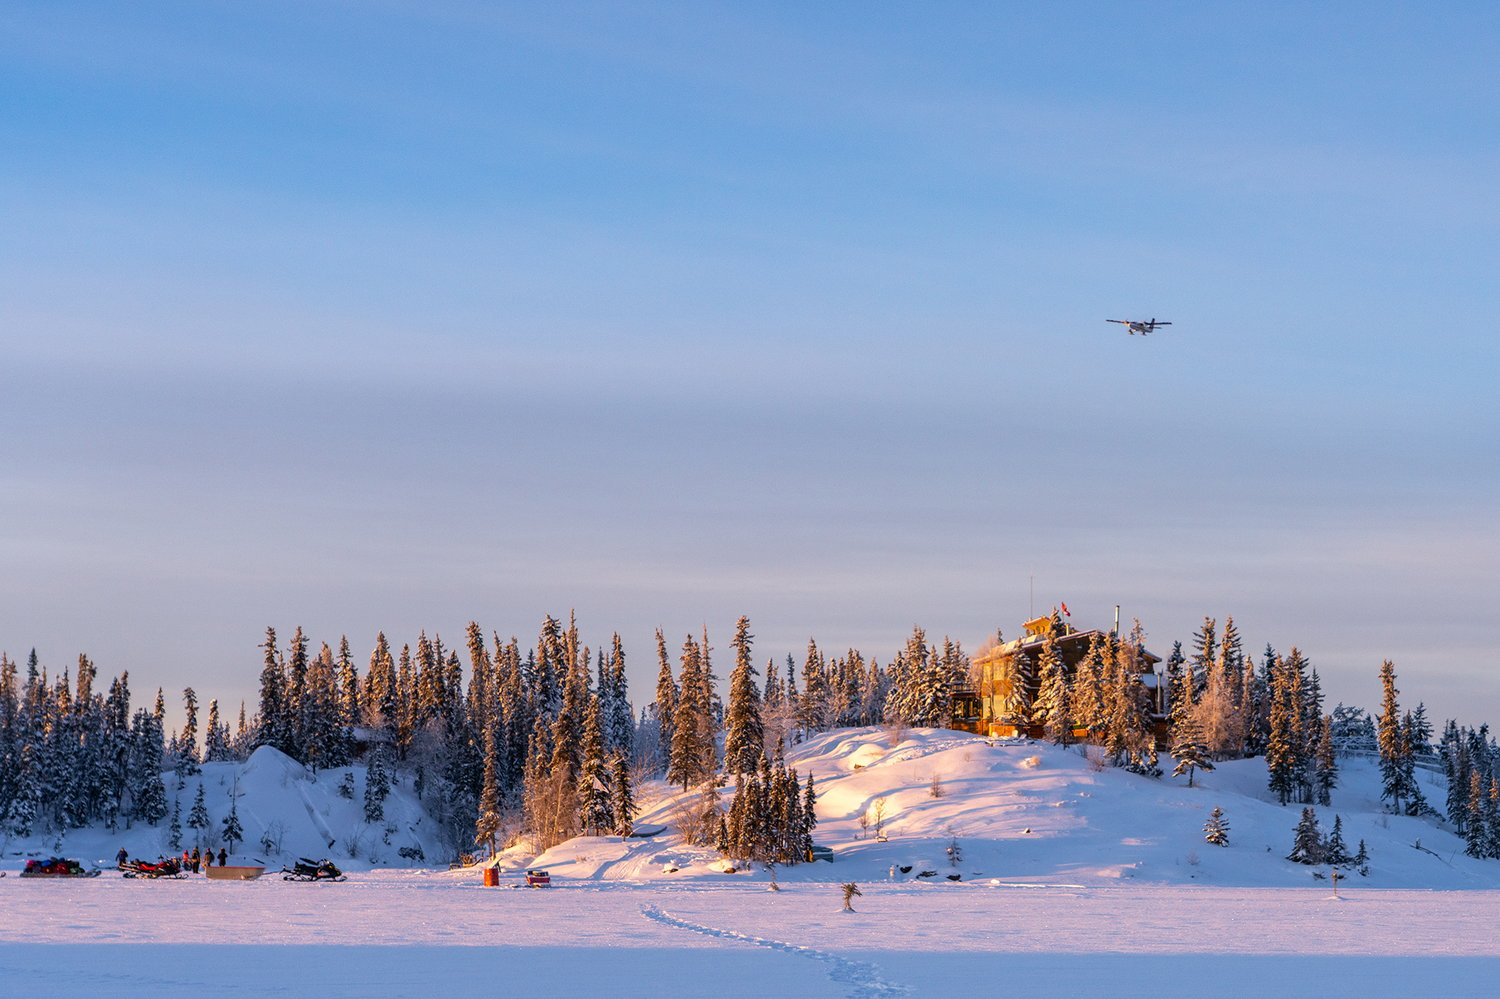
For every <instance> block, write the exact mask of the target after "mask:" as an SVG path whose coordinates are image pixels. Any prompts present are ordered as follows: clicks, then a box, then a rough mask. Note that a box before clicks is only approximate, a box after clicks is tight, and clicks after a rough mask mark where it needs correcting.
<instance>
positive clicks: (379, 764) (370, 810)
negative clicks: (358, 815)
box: [365, 744, 391, 824]
mask: <svg viewBox="0 0 1500 999" xmlns="http://www.w3.org/2000/svg"><path fill="white" fill-rule="evenodd" d="M385 755H386V750H385V745H384V744H381V745H379V746H377V747H376V749H375V752H374V753H373V754H372V755H371V757H370V765H369V766H368V767H367V768H366V769H365V821H366V822H369V823H372V824H373V823H376V822H381V821H383V820H384V819H385V799H386V798H387V797H389V795H390V793H391V775H390V771H389V770H388V769H387V767H386V762H385Z"/></svg>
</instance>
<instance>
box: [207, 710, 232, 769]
mask: <svg viewBox="0 0 1500 999" xmlns="http://www.w3.org/2000/svg"><path fill="white" fill-rule="evenodd" d="M232 759H234V754H233V753H232V752H230V749H229V726H228V725H225V724H224V722H223V721H222V719H220V717H219V702H218V699H217V698H214V699H211V700H209V702H208V727H207V728H206V729H204V730H203V762H204V763H225V762H227V761H229V760H232Z"/></svg>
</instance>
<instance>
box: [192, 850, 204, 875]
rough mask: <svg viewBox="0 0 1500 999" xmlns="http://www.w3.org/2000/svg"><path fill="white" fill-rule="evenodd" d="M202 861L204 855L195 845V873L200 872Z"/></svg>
mask: <svg viewBox="0 0 1500 999" xmlns="http://www.w3.org/2000/svg"><path fill="white" fill-rule="evenodd" d="M202 863H203V855H202V854H201V853H199V852H198V848H197V847H196V846H195V847H193V873H194V874H197V873H198V867H199V865H200V864H202Z"/></svg>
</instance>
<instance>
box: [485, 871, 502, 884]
mask: <svg viewBox="0 0 1500 999" xmlns="http://www.w3.org/2000/svg"><path fill="white" fill-rule="evenodd" d="M484 886H485V887H486V888H499V887H500V869H499V868H498V867H486V868H485V869H484Z"/></svg>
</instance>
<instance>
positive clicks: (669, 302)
mask: <svg viewBox="0 0 1500 999" xmlns="http://www.w3.org/2000/svg"><path fill="white" fill-rule="evenodd" d="M1497 66H1500V11H1497V10H1496V9H1495V8H1493V7H1492V6H1491V5H1487V4H1437V5H1431V6H1425V7H1422V8H1421V9H1418V8H1415V7H1412V6H1410V5H1396V4H1343V3H1339V4H1325V5H1317V6H1309V7H1307V8H1306V9H1304V8H1302V7H1298V6H1293V5H1269V4H1268V5H1256V6H1254V7H1253V8H1246V7H1243V6H1242V7H1235V8H1231V7H1229V6H1225V5H1203V4H1189V3H1182V4H1165V3H1163V4H1155V3H1143V4H1130V5H1120V4H1063V5H1050V6H1048V7H1047V8H1046V9H1042V8H1041V7H1038V8H1036V9H1024V8H1021V7H1020V5H978V4H922V5H890V4H875V5H870V4H819V5H798V4H759V5H727V4H725V5H711V4H674V5H652V6H648V5H618V6H612V5H578V4H568V5H551V6H548V7H547V8H546V9H545V10H538V9H531V8H528V7H521V6H503V5H488V4H477V3H476V4H458V3H455V4H442V3H436V4H432V3H428V4H400V3H386V4H376V3H369V4H305V3H260V4H254V5H244V4H215V3H180V4H168V3H145V4H138V5H130V6H128V7H125V6H119V5H107V4H96V5H88V4H66V3H61V4H59V3H46V4H41V3H36V4H33V3H25V2H22V3H16V4H11V5H9V6H7V8H6V9H5V11H4V12H0V134H3V135H4V136H5V141H4V142H3V143H0V218H3V220H4V225H0V342H3V344H4V348H5V349H4V359H5V360H4V382H3V392H0V428H3V429H0V448H3V459H4V460H3V462H0V518H3V523H4V524H5V525H6V528H5V530H4V531H0V565H3V566H4V567H5V572H4V573H0V647H3V648H5V649H7V650H8V651H9V652H10V654H11V655H12V656H15V657H19V656H24V655H25V653H26V652H27V651H28V650H29V649H30V648H31V647H33V646H35V647H36V648H37V649H38V651H39V653H41V655H42V657H43V660H44V661H46V662H47V663H49V664H50V665H52V666H53V667H54V668H59V667H62V666H64V665H66V664H67V663H69V662H70V661H71V660H73V659H74V658H75V657H76V655H77V653H78V652H79V651H87V652H89V653H90V654H91V655H92V656H93V657H94V658H95V659H96V660H97V661H98V663H99V665H100V667H101V669H102V670H104V671H105V672H106V673H114V672H117V671H119V670H121V669H129V670H130V671H131V673H132V676H133V677H134V678H135V682H136V684H137V685H138V687H147V686H151V687H154V686H155V685H157V684H160V685H163V686H165V687H167V688H168V690H174V689H180V688H181V687H182V686H184V685H187V684H189V683H191V684H192V685H194V686H195V687H196V688H197V689H198V691H199V692H200V695H202V696H205V697H208V696H218V697H220V698H221V699H223V700H225V701H230V702H234V701H238V700H239V699H240V698H241V697H246V698H249V697H252V696H253V692H254V673H255V670H256V667H257V664H258V661H259V657H258V654H257V652H256V650H255V644H256V643H257V642H259V641H260V640H261V636H262V633H263V630H264V628H265V627H266V625H268V624H270V625H274V626H276V627H277V628H278V630H281V631H285V632H289V631H290V630H291V628H292V627H293V626H294V625H296V624H298V623H300V624H301V625H302V626H303V627H304V628H305V629H306V630H307V632H308V633H309V634H310V635H311V636H313V637H314V639H315V640H316V639H322V640H327V641H329V642H330V643H336V641H337V638H338V636H339V635H340V634H344V633H347V634H348V635H349V636H350V639H351V643H352V644H353V646H354V648H355V650H356V653H357V654H358V655H360V656H364V655H365V654H367V652H368V650H369V648H370V647H371V646H372V645H373V639H374V634H375V632H376V631H377V630H379V629H384V630H385V631H386V632H387V634H388V635H389V636H390V637H392V638H393V639H394V640H397V641H411V640H414V639H415V636H416V632H417V630H418V629H419V628H424V627H425V628H426V629H427V630H428V632H429V633H431V632H432V631H438V632H441V633H442V634H443V636H444V637H445V639H447V640H448V641H449V643H450V644H453V643H455V642H456V641H457V639H458V638H459V637H460V635H461V632H462V629H463V627H464V625H465V624H466V623H467V622H468V621H469V620H471V619H474V620H478V621H479V622H480V623H481V624H482V625H484V626H485V627H486V628H487V629H493V630H497V631H499V632H500V633H501V634H502V635H510V634H516V635H518V636H520V637H521V638H522V639H523V641H525V640H530V639H531V638H532V637H533V636H534V635H535V633H536V630H537V626H538V624H539V623H540V620H541V616H542V615H543V614H544V613H548V612H551V613H553V614H566V613H567V612H568V610H569V609H570V608H576V609H577V611H578V614H579V620H580V624H581V627H582V630H583V632H584V637H585V640H586V641H589V642H590V643H591V644H594V645H598V644H600V643H601V642H604V641H607V639H608V636H609V633H610V632H611V631H615V630H618V631H620V632H621V634H622V636H623V637H624V639H625V642H626V649H627V653H628V654H630V656H631V658H632V661H633V663H634V664H635V668H634V669H633V670H632V674H633V679H634V681H635V693H636V695H637V699H638V700H640V699H643V695H645V693H646V690H647V687H646V682H647V677H648V675H649V663H648V660H649V658H650V657H651V655H652V644H651V633H652V631H653V630H654V629H655V628H656V627H658V626H660V627H662V628H663V629H664V630H665V631H666V632H667V633H668V635H669V636H676V637H675V638H674V639H673V643H674V645H676V644H680V641H681V636H682V635H683V634H685V633H686V632H688V631H697V630H699V629H701V628H702V627H703V626H704V625H705V624H706V625H707V626H708V628H709V630H710V633H711V635H712V636H716V642H717V644H719V645H721V646H724V647H727V642H728V638H729V636H730V632H731V628H732V626H733V622H734V620H735V619H736V618H737V617H738V616H739V615H740V614H748V615H750V617H751V619H752V622H753V624H754V626H755V631H756V633H757V636H758V644H757V649H758V651H759V652H760V653H761V654H762V656H763V657H769V656H771V655H775V656H777V657H778V658H781V657H783V656H784V655H785V654H786V653H788V652H792V653H795V654H797V655H798V656H799V657H800V655H801V653H802V650H803V649H804V648H805V645H806V642H807V639H808V638H809V637H810V636H814V637H816V638H817V639H818V640H819V642H820V644H822V645H824V646H825V647H827V648H830V649H833V650H839V649H842V648H844V647H847V646H850V645H853V646H856V647H859V648H861V649H863V650H864V651H865V652H866V653H867V654H872V655H875V656H877V657H879V658H880V659H882V661H884V660H887V659H888V658H889V656H890V655H891V653H892V652H893V651H894V650H895V648H896V647H897V646H898V645H899V644H900V642H901V640H902V637H903V636H904V635H905V634H906V633H907V632H908V631H909V630H910V628H911V627H912V625H913V624H921V625H923V626H924V627H926V628H927V629H928V630H929V631H931V632H933V633H935V634H938V635H942V634H948V635H952V636H953V637H954V638H957V639H960V640H962V641H963V642H964V643H965V644H966V645H968V646H970V647H973V646H976V645H978V644H979V643H980V642H981V641H982V640H983V638H984V637H985V636H986V635H988V634H990V633H992V632H993V631H994V630H995V629H996V628H1000V629H1003V630H1005V631H1006V632H1008V633H1014V632H1016V631H1017V630H1018V627H1019V624H1020V622H1021V620H1023V619H1024V617H1025V616H1026V613H1027V611H1028V606H1029V600H1030V595H1029V591H1030V581H1031V580H1032V578H1033V577H1034V579H1035V590H1036V601H1037V603H1038V605H1040V606H1043V607H1045V606H1049V605H1050V604H1052V603H1054V602H1056V601H1058V600H1066V601H1067V602H1068V603H1069V604H1070V606H1071V607H1072V608H1073V609H1074V611H1075V615H1077V618H1078V619H1079V620H1080V622H1081V623H1084V624H1090V625H1092V624H1103V623H1107V622H1108V620H1109V619H1110V618H1111V617H1112V614H1113V607H1114V605H1115V604H1116V603H1119V604H1122V605H1123V607H1124V611H1123V613H1124V614H1125V616H1126V617H1127V618H1130V617H1139V618H1140V619H1141V621H1142V623H1143V624H1144V625H1145V627H1146V629H1147V631H1148V634H1149V636H1150V641H1151V644H1152V645H1153V646H1154V647H1157V648H1159V649H1160V650H1162V651H1165V649H1166V648H1169V647H1170V644H1171V642H1172V641H1173V640H1174V639H1183V640H1186V639H1187V638H1188V637H1189V636H1190V634H1191V632H1192V630H1193V628H1194V627H1195V626H1196V625H1197V623H1198V622H1199V621H1200V620H1201V619H1202V617H1203V616H1204V615H1213V616H1216V617H1221V618H1222V617H1223V616H1224V615H1226V614H1233V615H1234V616H1235V618H1236V620H1237V621H1238V623H1239V626H1240V629H1241V631H1242V632H1243V633H1244V634H1245V636H1246V638H1247V640H1248V641H1249V642H1250V643H1251V645H1252V646H1253V647H1256V648H1259V647H1260V646H1262V645H1264V644H1265V643H1267V642H1270V643H1272V644H1273V645H1275V646H1276V647H1277V648H1279V649H1283V650H1285V649H1286V648H1288V647H1290V646H1292V645H1294V644H1295V645H1298V646H1300V647H1301V648H1302V649H1304V651H1306V652H1307V654H1308V655H1309V656H1310V657H1311V658H1312V660H1313V662H1314V663H1315V664H1316V665H1318V666H1319V668H1320V670H1321V671H1322V672H1323V674H1324V676H1325V680H1326V684H1325V686H1326V689H1327V690H1328V693H1329V696H1330V699H1331V701H1338V700H1344V701H1350V702H1356V703H1364V704H1370V705H1373V704H1374V702H1375V700H1376V692H1377V685H1376V678H1375V673H1376V669H1377V667H1378V665H1379V662H1380V660H1381V659H1382V658H1383V657H1390V658H1392V659H1394V660H1395V661H1396V664H1397V669H1398V674H1399V676H1400V683H1401V687H1402V690H1403V694H1404V696H1405V697H1406V699H1408V700H1410V701H1412V702H1413V703H1414V702H1415V700H1417V699H1425V700H1426V701H1427V703H1428V704H1429V706H1430V707H1431V708H1432V709H1433V711H1434V713H1435V714H1437V715H1439V716H1440V717H1446V716H1450V715H1456V716H1458V717H1459V718H1460V719H1462V720H1464V721H1466V722H1470V723H1473V722H1478V721H1480V720H1493V719H1495V718H1496V717H1497V715H1500V710H1497V709H1500V680H1496V679H1495V671H1494V669H1493V667H1494V665H1495V653H1494V652H1493V645H1494V642H1493V639H1492V637H1491V634H1490V632H1491V630H1492V628H1493V625H1494V623H1495V621H1496V613H1495V610H1494V608H1495V606H1496V605H1497V603H1500V589H1497V585H1496V573H1495V570H1494V566H1495V564H1496V562H1497V556H1500V544H1497V541H1496V532H1495V527H1494V525H1495V520H1496V517H1495V514H1496V499H1495V496H1496V486H1497V484H1500V483H1497V478H1500V475H1497V468H1500V462H1497V461H1496V460H1495V459H1496V457H1497V455H1496V445H1495V441H1496V439H1497V431H1500V419H1497V415H1496V409H1495V406H1494V403H1493V401H1492V400H1493V396H1494V392H1493V387H1492V386H1493V383H1494V381H1495V377H1496V374H1497V372H1500V364H1497V360H1500V356H1497V354H1500V351H1497V348H1496V346H1495V337H1494V333H1493V328H1494V323H1493V320H1494V317H1495V316H1496V315H1500V303H1497V301H1496V299H1497V297H1500V296H1497V293H1496V288H1495V274H1496V263H1497V251H1496V247H1497V246H1500V239H1497V236H1500V194H1497V188H1496V184H1495V180H1494V178H1495V177H1496V176H1497V167H1500V141H1497V136H1500V127H1497V126H1500V121H1497V117H1500V110H1497V107H1500V106H1497V105H1496V104H1495V102H1494V100H1493V95H1494V94H1495V93H1496V92H1497V84H1500V79H1497V76H1500V71H1497V69H1496V67H1497ZM1150 315H1157V316H1160V317H1162V318H1167V319H1171V320H1172V321H1173V322H1174V324H1175V325H1173V326H1172V327H1170V329H1169V330H1167V331H1165V332H1163V333H1161V334H1160V335H1157V336H1152V337H1149V338H1146V339H1144V340H1143V339H1142V338H1139V337H1128V336H1124V335H1121V334H1120V331H1119V328H1118V327H1113V326H1109V325H1107V324H1105V323H1104V322H1103V320H1104V319H1105V318H1123V317H1133V316H1150Z"/></svg>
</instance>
